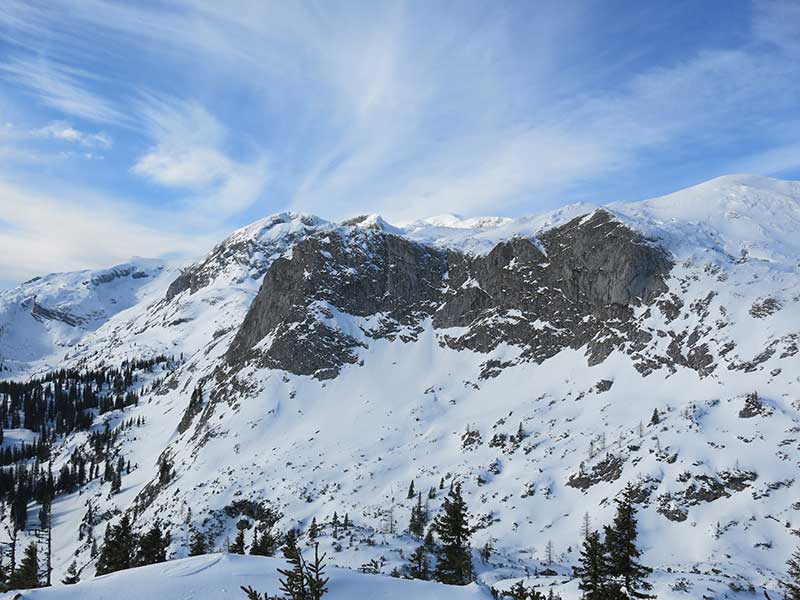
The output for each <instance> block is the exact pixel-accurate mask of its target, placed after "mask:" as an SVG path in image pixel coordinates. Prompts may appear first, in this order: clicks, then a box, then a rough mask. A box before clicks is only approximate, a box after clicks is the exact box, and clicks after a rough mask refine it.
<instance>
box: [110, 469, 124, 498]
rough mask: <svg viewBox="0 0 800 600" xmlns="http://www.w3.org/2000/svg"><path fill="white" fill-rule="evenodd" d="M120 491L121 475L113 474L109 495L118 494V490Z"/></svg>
mask: <svg viewBox="0 0 800 600" xmlns="http://www.w3.org/2000/svg"><path fill="white" fill-rule="evenodd" d="M121 489H122V475H121V474H120V473H115V474H114V475H113V476H112V479H111V494H112V495H114V494H119V492H120V490H121Z"/></svg>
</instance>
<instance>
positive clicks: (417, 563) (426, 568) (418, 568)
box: [408, 544, 431, 580]
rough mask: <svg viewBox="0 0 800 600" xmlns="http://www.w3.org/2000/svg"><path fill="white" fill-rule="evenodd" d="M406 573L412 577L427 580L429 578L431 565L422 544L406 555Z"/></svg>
mask: <svg viewBox="0 0 800 600" xmlns="http://www.w3.org/2000/svg"><path fill="white" fill-rule="evenodd" d="M408 574H409V576H410V577H411V578H412V579H424V580H428V579H430V578H431V565H430V561H429V560H428V551H427V550H426V549H425V545H424V544H423V545H420V546H418V547H417V549H416V550H414V552H413V553H412V554H411V556H409V557H408Z"/></svg>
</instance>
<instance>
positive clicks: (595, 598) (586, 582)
mask: <svg viewBox="0 0 800 600" xmlns="http://www.w3.org/2000/svg"><path fill="white" fill-rule="evenodd" d="M604 555H605V549H604V548H603V543H602V542H601V541H600V533H599V532H597V531H590V532H589V534H588V535H587V536H586V539H584V540H583V548H582V549H581V556H580V562H579V564H578V566H577V567H573V568H572V571H573V573H574V575H575V577H577V578H578V579H580V583H579V584H578V589H580V590H581V591H582V592H583V598H584V600H606V598H607V596H606V595H605V594H606V572H605V556H604Z"/></svg>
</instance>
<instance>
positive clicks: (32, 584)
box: [8, 542, 42, 590]
mask: <svg viewBox="0 0 800 600" xmlns="http://www.w3.org/2000/svg"><path fill="white" fill-rule="evenodd" d="M8 585H9V586H10V587H11V588H12V589H18V590H27V589H31V588H38V587H40V586H41V585H42V584H41V581H39V550H38V548H37V547H36V544H35V543H33V542H31V543H30V544H28V546H27V547H26V548H25V553H24V554H23V555H22V561H20V563H19V566H18V567H17V568H16V569H15V570H14V572H13V573H12V574H11V577H10V579H9V580H8Z"/></svg>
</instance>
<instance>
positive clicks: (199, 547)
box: [189, 529, 208, 556]
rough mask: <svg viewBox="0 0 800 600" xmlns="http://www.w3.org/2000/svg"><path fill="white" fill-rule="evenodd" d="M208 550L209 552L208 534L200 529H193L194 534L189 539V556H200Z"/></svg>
mask: <svg viewBox="0 0 800 600" xmlns="http://www.w3.org/2000/svg"><path fill="white" fill-rule="evenodd" d="M206 552H208V545H207V544H206V536H204V535H203V534H202V533H201V532H200V531H197V530H196V529H192V536H191V539H190V540H189V556H200V555H201V554H205V553H206Z"/></svg>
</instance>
